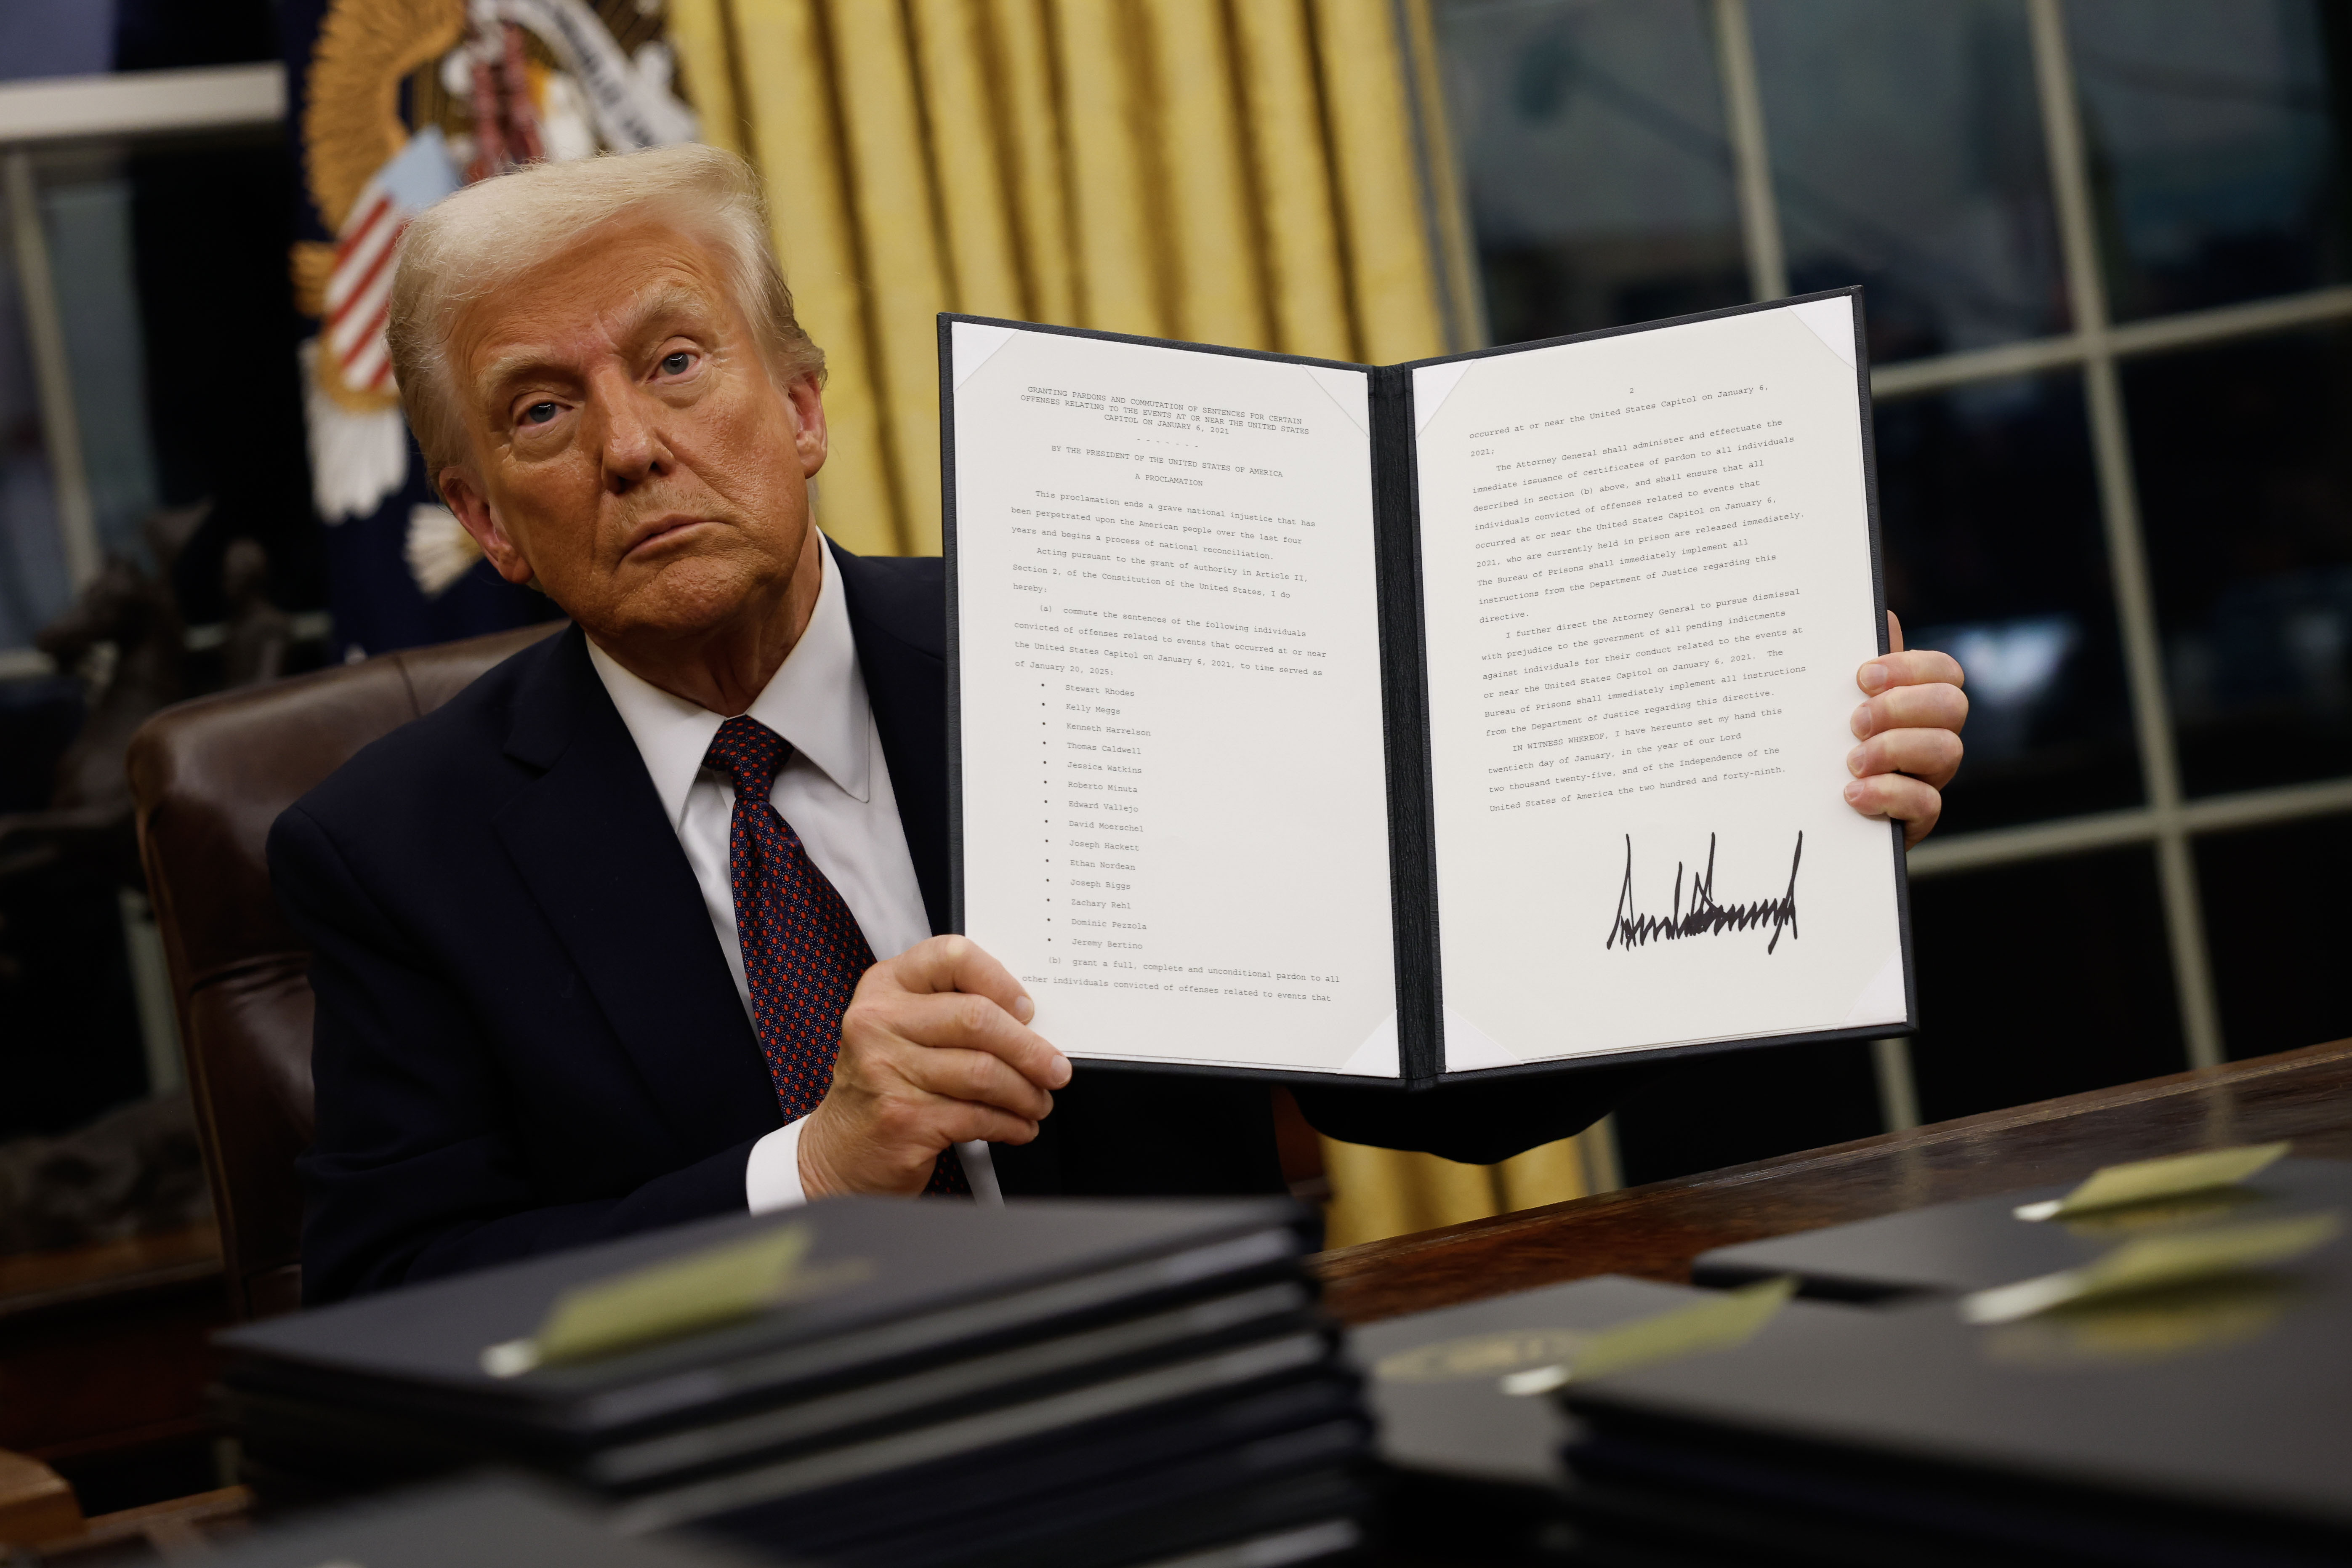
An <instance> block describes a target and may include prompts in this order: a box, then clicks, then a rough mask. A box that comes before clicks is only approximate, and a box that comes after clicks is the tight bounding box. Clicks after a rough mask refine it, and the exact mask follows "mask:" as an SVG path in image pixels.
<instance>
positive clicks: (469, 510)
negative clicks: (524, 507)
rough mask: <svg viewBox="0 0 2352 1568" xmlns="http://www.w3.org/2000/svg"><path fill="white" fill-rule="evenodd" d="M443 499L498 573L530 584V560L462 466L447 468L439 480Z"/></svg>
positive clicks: (511, 581)
mask: <svg viewBox="0 0 2352 1568" xmlns="http://www.w3.org/2000/svg"><path fill="white" fill-rule="evenodd" d="M437 482H438V483H439V485H440V488H441V499H442V500H443V501H445V502H446V503H447V504H448V508H449V510H450V511H451V512H452V513H453V514H454V515H455V516H456V517H457V522H458V525H459V526H460V527H462V528H464V529H465V531H467V533H470V534H472V535H473V536H474V542H475V543H476V544H478V545H480V546H481V547H482V553H483V554H484V555H486V556H488V557H489V562H490V564H491V565H492V566H493V567H495V568H497V570H498V574H499V576H501V577H503V578H505V579H506V580H507V581H508V582H509V583H528V582H530V579H531V570H530V562H528V561H526V560H524V559H523V555H522V552H521V551H520V550H519V549H517V548H516V547H515V542H514V541H513V540H511V539H509V538H508V537H507V531H506V530H505V529H504V528H502V527H500V526H499V520H498V518H497V517H496V516H495V515H494V514H493V513H492V512H491V510H490V503H489V500H488V497H486V496H484V495H483V494H482V492H481V491H480V490H478V489H475V488H474V481H473V479H471V478H470V477H469V476H468V475H467V472H466V470H465V469H463V468H444V469H442V470H441V474H440V478H439V479H438V481H437Z"/></svg>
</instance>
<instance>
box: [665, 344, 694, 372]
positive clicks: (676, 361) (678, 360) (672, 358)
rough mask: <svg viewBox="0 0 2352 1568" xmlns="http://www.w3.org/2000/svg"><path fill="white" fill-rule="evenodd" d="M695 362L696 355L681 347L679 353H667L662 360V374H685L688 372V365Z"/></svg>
mask: <svg viewBox="0 0 2352 1568" xmlns="http://www.w3.org/2000/svg"><path fill="white" fill-rule="evenodd" d="M692 363H694V356H693V355H692V354H689V353H687V352H686V351H685V350H683V349H680V350H679V351H678V352H677V353H674V354H670V355H667V356H666V357H665V358H664V359H663V360H662V362H661V367H662V374H665V375H684V374H686V370H687V366H688V365H690V364H692Z"/></svg>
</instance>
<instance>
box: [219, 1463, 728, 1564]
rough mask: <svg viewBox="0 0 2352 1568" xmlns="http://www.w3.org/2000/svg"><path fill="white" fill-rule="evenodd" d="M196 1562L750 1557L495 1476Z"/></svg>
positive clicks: (349, 1511) (279, 1528)
mask: <svg viewBox="0 0 2352 1568" xmlns="http://www.w3.org/2000/svg"><path fill="white" fill-rule="evenodd" d="M204 1560H205V1563H207V1564H208V1565H210V1568H329V1565H332V1564H343V1565H345V1568H357V1565H359V1564H364V1565H365V1568H749V1564H750V1563H751V1562H752V1561H753V1560H752V1559H751V1558H747V1557H745V1556H743V1555H741V1554H740V1552H734V1551H730V1550H728V1549H726V1548H724V1547H722V1546H719V1544H717V1543H715V1542H699V1541H696V1542H687V1541H633V1540H630V1539H628V1538H627V1537H625V1536H621V1535H616V1534H614V1532H613V1531H611V1530H610V1529H608V1528H607V1527H606V1526H605V1524H604V1521H603V1520H602V1519H601V1518H600V1517H598V1515H597V1514H596V1513H595V1512H593V1510H589V1509H586V1508H583V1507H582V1506H581V1505H580V1504H579V1503H577V1502H575V1501H573V1500H570V1499H568V1498H565V1497H563V1496H562V1495H561V1494H559V1493H557V1492H556V1491H554V1490H553V1489H551V1488H549V1487H547V1486H545V1485H543V1484H541V1483H537V1482H532V1481H529V1480H525V1479H519V1478H513V1477H496V1476H485V1477H477V1478H469V1479H465V1480H461V1481H452V1482H446V1483H444V1484H441V1485H437V1486H433V1487H423V1488H418V1489H415V1490H413V1491H407V1492H400V1493H395V1494H394V1495H392V1496H389V1497H385V1498H381V1499H375V1500H370V1501H368V1502H365V1503H360V1504H352V1505H348V1506H346V1507H343V1508H340V1509H333V1510H325V1511H323V1512H320V1513H314V1514H310V1515H306V1516H303V1517H302V1518H300V1519H298V1520H294V1521H289V1522H287V1523H284V1524H278V1525H265V1526H264V1527H263V1528H262V1529H261V1530H260V1531H257V1533H255V1534H254V1535H252V1536H250V1537H248V1538H247V1539H246V1540H244V1541H241V1542H236V1543H235V1544H233V1545H228V1546H226V1547H224V1548H223V1549H221V1550H219V1551H218V1552H208V1553H206V1554H205V1559H204ZM765 1561H770V1562H772V1561H773V1559H766V1560H765Z"/></svg>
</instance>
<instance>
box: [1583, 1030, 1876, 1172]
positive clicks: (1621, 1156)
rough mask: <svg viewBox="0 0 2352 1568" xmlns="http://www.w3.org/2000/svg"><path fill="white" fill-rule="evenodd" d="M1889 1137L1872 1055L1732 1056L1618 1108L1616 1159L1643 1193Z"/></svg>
mask: <svg viewBox="0 0 2352 1568" xmlns="http://www.w3.org/2000/svg"><path fill="white" fill-rule="evenodd" d="M1884 1131H1886V1129H1885V1124H1884V1121H1883V1119H1882V1116H1881V1113H1880V1110H1879V1106H1878V1080H1877V1079H1876V1077H1875V1076H1874V1075H1873V1073H1872V1071H1871V1067H1870V1047H1868V1046H1865V1045H1857V1044H1854V1043H1853V1042H1850V1041H1849V1042H1845V1043H1842V1044H1838V1045H1826V1046H1788V1047H1777V1048H1773V1049H1769V1050H1742V1051H1726V1052H1724V1053H1723V1054H1721V1055H1719V1056H1710V1057H1703V1058H1699V1059H1698V1060H1696V1061H1694V1062H1690V1063H1687V1064H1685V1066H1682V1067H1678V1068H1674V1069H1672V1070H1671V1071H1669V1072H1667V1073H1666V1074H1664V1076H1663V1077H1661V1078H1660V1079H1658V1080H1657V1081H1656V1082H1654V1083H1653V1084H1651V1085H1649V1086H1648V1087H1647V1088H1645V1089H1642V1090H1641V1091H1639V1092H1638V1093H1636V1094H1634V1095H1633V1097H1632V1098H1630V1099H1629V1100H1626V1101H1625V1103H1624V1104H1623V1105H1622V1106H1620V1107H1618V1109H1617V1157H1618V1160H1619V1162H1620V1163H1621V1164H1622V1166H1623V1168H1624V1173H1625V1182H1626V1184H1627V1185H1628V1186H1638V1185H1640V1184H1642V1183H1643V1182H1663V1181H1665V1180H1667V1179H1669V1178H1670V1177H1674V1176H1686V1175H1688V1174H1690V1173H1692V1172H1694V1171H1713V1170H1718V1169H1720V1168H1722V1167H1723V1166H1725V1165H1741V1164H1746V1163H1748V1161H1750V1160H1769V1159H1770V1158H1772V1157H1773V1156H1774V1155H1776V1154H1788V1153H1793V1152H1796V1151H1797V1150H1799V1149H1818V1148H1820V1147H1821V1146H1822V1145H1823V1144H1825V1143H1843V1142H1846V1141H1847V1140H1849V1139H1853V1138H1868V1137H1870V1136H1871V1135H1872V1134H1874V1133H1878V1132H1884Z"/></svg>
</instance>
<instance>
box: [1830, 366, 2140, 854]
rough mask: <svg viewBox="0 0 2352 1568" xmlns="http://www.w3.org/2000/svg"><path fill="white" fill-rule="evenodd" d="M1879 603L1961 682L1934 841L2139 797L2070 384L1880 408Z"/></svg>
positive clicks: (1976, 391)
mask: <svg viewBox="0 0 2352 1568" xmlns="http://www.w3.org/2000/svg"><path fill="white" fill-rule="evenodd" d="M1873 420H1874V425H1875V427H1876V437H1877V443H1876V444H1877V447H1878V496H1879V514H1880V522H1881V528H1882V531H1883V535H1884V539H1885V553H1886V602H1887V605H1888V606H1889V607H1890V608H1891V609H1893V610H1894V611H1895V614H1896V615H1897V616H1900V617H1902V621H1903V628H1904V640H1905V641H1906V643H1907V644H1908V645H1909V646H1911V647H1934V648H1942V649H1943V650H1944V651H1946V652H1948V653H1950V654H1952V655H1953V656H1954V657H1956V658H1958V659H1959V661H1960V664H1961V667H1962V668H1964V669H1966V670H1967V671H1968V690H1969V725H1968V730H1967V732H1966V739H1967V742H1968V758H1967V761H1966V762H1965V763H1963V764H1962V765H1961V768H1960V773H1959V776H1958V778H1957V779H1955V780H1954V781H1953V782H1952V787H1951V788H1950V789H1949V790H1948V791H1947V792H1946V795H1945V805H1944V817H1943V823H1942V826H1940V827H1939V828H1938V829H1937V831H1938V832H1941V833H1965V832H1968V831H1969V830H1971V829H1974V828H1980V827H1994V826H2002V825H2005V824H2009V823H2016V822H2023V821H2029V820H2032V819H2033V818H2036V817H2049V816H2068V815H2072V814H2074V813H2078V812H2085V811H2105V810H2111V809H2114V808H2116V807H2118V806H2126V805H2137V803H2138V802H2139V800H2140V798H2141V792H2140V780H2139V763H2138V755H2137V751H2136V750H2135V749H2134V745H2133V741H2132V729H2131V710H2130V705H2129V700H2128V697H2127V695H2126V689H2125V685H2124V675H2123V658H2122V653H2121V646H2120V644H2119V642H2118V640H2117V637H2116V625H2115V610H2114V604H2115V601H2114V596H2113V594H2112V592H2111V590H2110V589H2109V586H2108V581H2107V565H2106V550H2105V543H2104V541H2103V536H2102V535H2101V532H2100V528H2099V502H2098V492H2097V489H2096V486H2095V482H2094V479H2093V473H2092V465H2091V449H2090V439H2089V436H2088V433H2087V430H2086V427H2085V423H2084V405H2083V388H2082V378H2081V376H2080V375H2079V374H2076V373H2074V372H2072V371H2065V372H2059V373H2054V374H2048V375H2040V376H2020V377H2016V378H2013V379H2011V380H2006V381H1996V382H1984V383H1979V384H1975V385H1970V386H1963V387H1958V388H1955V389H1953V390H1951V391H1948V392H1943V393H1936V394H1931V395H1921V396H1916V397H1902V398H1895V399H1887V400H1882V401H1881V402H1880V403H1879V404H1878V405H1877V406H1876V409H1875V411H1874V416H1873Z"/></svg>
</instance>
